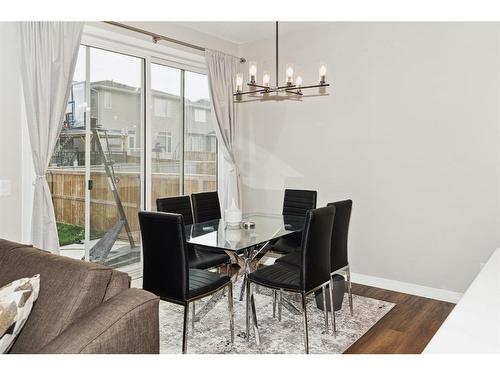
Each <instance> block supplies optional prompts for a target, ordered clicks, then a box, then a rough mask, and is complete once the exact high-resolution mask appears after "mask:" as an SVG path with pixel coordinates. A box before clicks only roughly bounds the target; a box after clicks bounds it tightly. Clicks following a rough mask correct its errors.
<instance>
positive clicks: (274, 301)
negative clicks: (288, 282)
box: [273, 290, 278, 318]
mask: <svg viewBox="0 0 500 375" xmlns="http://www.w3.org/2000/svg"><path fill="white" fill-rule="evenodd" d="M277 299H278V297H277V292H276V290H273V318H276V300H277Z"/></svg>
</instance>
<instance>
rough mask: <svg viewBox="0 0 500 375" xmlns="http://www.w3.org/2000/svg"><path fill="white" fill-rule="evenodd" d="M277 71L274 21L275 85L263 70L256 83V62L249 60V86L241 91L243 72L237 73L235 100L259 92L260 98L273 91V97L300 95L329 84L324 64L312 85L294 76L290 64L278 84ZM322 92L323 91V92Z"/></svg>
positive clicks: (298, 76) (266, 96) (321, 65)
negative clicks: (283, 80)
mask: <svg viewBox="0 0 500 375" xmlns="http://www.w3.org/2000/svg"><path fill="white" fill-rule="evenodd" d="M278 73H279V71H278V22H277V21H276V85H275V86H271V84H270V83H271V76H270V74H269V72H267V71H264V73H263V76H262V84H259V83H257V80H256V77H257V63H256V62H253V61H250V62H249V67H248V77H249V82H248V83H247V86H248V87H249V88H250V89H249V90H248V91H243V74H241V73H238V74H237V75H236V91H235V93H234V94H233V95H234V97H235V99H236V101H241V100H242V98H243V95H253V96H255V95H256V94H261V95H262V99H264V98H266V99H267V98H269V94H271V93H275V95H274V97H276V96H280V94H282V93H284V94H286V96H282V98H284V99H286V98H287V97H297V96H298V97H300V96H302V95H303V93H302V90H305V89H312V88H318V87H319V88H324V87H327V86H330V84H329V83H326V65H325V64H320V66H319V80H318V81H319V82H318V83H317V84H314V85H304V84H303V82H302V77H301V76H300V75H297V76H296V77H294V69H293V65H292V64H287V65H286V69H285V83H284V84H283V85H280V84H279V74H278ZM323 93H324V92H323Z"/></svg>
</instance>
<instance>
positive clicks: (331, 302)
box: [330, 275, 337, 337]
mask: <svg viewBox="0 0 500 375" xmlns="http://www.w3.org/2000/svg"><path fill="white" fill-rule="evenodd" d="M333 297H334V292H333V276H332V275H330V307H331V309H330V311H331V312H332V325H333V337H337V323H336V321H335V304H334V303H333V301H334V298H333Z"/></svg>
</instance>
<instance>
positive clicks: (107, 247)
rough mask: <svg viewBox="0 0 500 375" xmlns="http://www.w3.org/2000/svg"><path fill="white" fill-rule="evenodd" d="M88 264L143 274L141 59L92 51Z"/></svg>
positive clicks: (90, 66)
mask: <svg viewBox="0 0 500 375" xmlns="http://www.w3.org/2000/svg"><path fill="white" fill-rule="evenodd" d="M89 54H90V56H89V61H88V63H89V93H88V95H89V97H90V111H89V114H90V116H89V121H87V135H88V139H90V144H89V147H90V152H89V154H88V155H87V163H86V165H87V171H88V172H87V173H88V175H89V178H88V180H89V186H88V188H89V197H88V200H89V203H90V204H89V205H88V211H89V217H88V220H89V227H88V233H89V237H88V238H87V242H86V244H87V246H86V248H87V253H88V256H89V260H91V261H96V262H99V263H103V264H106V265H108V266H112V267H120V268H122V269H124V268H125V270H127V271H129V272H130V273H135V272H140V243H139V241H140V235H139V234H140V231H139V223H138V218H137V214H138V212H139V210H140V209H141V206H142V205H141V197H142V182H141V181H142V176H143V173H142V165H143V163H142V162H141V160H142V158H143V147H142V143H143V142H142V139H143V135H142V132H143V128H144V121H143V119H144V112H143V110H144V96H143V95H144V94H143V92H144V90H143V81H144V79H143V71H144V61H143V59H140V58H137V57H133V56H128V55H124V54H119V53H116V52H110V51H105V50H102V49H97V48H89Z"/></svg>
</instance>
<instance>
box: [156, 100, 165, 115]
mask: <svg viewBox="0 0 500 375" xmlns="http://www.w3.org/2000/svg"><path fill="white" fill-rule="evenodd" d="M153 108H154V114H155V116H156V117H167V101H166V100H165V99H161V98H154V99H153Z"/></svg>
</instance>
